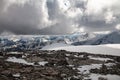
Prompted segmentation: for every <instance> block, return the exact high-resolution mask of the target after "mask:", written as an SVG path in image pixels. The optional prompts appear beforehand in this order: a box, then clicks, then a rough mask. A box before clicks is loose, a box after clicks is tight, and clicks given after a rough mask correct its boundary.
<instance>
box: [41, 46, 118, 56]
mask: <svg viewBox="0 0 120 80" xmlns="http://www.w3.org/2000/svg"><path fill="white" fill-rule="evenodd" d="M109 45H110V46H109ZM109 45H98V46H96V45H84V46H61V47H56V48H55V47H47V48H46V47H44V48H42V50H67V51H71V52H88V53H94V54H106V55H116V56H120V48H119V49H118V46H119V47H120V44H117V46H116V47H115V45H114V44H109ZM51 46H52V45H51ZM54 46H55V45H54ZM111 46H114V48H112V47H111Z"/></svg>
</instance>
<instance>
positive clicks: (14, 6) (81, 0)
mask: <svg viewBox="0 0 120 80" xmlns="http://www.w3.org/2000/svg"><path fill="white" fill-rule="evenodd" d="M119 9H120V3H119V0H114V1H113V0H0V33H2V32H4V31H9V32H12V33H15V34H68V33H72V32H74V31H79V30H82V31H83V29H84V31H88V32H90V31H105V30H106V31H108V30H115V29H116V26H117V25H118V24H120V16H119V15H120V11H119Z"/></svg>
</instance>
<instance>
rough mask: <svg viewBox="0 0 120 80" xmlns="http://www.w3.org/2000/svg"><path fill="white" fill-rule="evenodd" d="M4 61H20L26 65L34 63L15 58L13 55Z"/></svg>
mask: <svg viewBox="0 0 120 80" xmlns="http://www.w3.org/2000/svg"><path fill="white" fill-rule="evenodd" d="M6 61H8V62H14V63H22V64H26V65H34V63H29V62H27V61H25V60H24V59H19V58H15V57H9V58H8V59H7V60H6Z"/></svg>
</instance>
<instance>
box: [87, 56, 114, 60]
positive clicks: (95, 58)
mask: <svg viewBox="0 0 120 80" xmlns="http://www.w3.org/2000/svg"><path fill="white" fill-rule="evenodd" d="M89 58H90V59H94V60H99V61H108V60H111V61H113V59H110V58H100V57H92V56H89Z"/></svg>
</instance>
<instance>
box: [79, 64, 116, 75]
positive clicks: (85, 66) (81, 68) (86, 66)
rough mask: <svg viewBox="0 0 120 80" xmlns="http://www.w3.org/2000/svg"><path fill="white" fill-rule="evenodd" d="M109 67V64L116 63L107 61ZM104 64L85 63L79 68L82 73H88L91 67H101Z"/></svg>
mask: <svg viewBox="0 0 120 80" xmlns="http://www.w3.org/2000/svg"><path fill="white" fill-rule="evenodd" d="M105 65H106V66H107V67H109V66H112V65H115V64H113V63H107V64H105ZM101 66H102V64H91V65H84V66H80V67H79V68H77V69H78V70H79V71H80V73H83V74H87V73H90V72H89V71H90V70H91V69H96V68H97V69H99V68H100V67H101Z"/></svg>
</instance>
